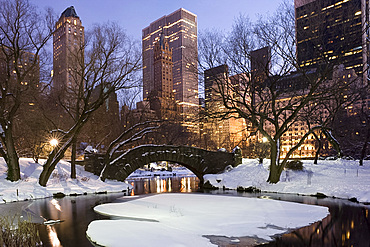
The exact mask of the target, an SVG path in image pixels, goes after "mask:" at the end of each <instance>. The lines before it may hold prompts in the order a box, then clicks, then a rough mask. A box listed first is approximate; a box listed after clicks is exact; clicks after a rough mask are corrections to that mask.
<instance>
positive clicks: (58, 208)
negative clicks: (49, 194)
mask: <svg viewBox="0 0 370 247" xmlns="http://www.w3.org/2000/svg"><path fill="white" fill-rule="evenodd" d="M50 203H51V204H52V205H53V206H54V207H55V208H56V209H57V210H58V211H60V212H62V208H61V207H60V205H59V202H58V201H57V200H55V199H53V200H51V201H50Z"/></svg>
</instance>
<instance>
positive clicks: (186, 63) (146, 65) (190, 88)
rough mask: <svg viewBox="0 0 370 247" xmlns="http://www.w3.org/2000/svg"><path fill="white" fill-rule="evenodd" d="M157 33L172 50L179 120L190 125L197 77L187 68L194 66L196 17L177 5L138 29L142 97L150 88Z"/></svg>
mask: <svg viewBox="0 0 370 247" xmlns="http://www.w3.org/2000/svg"><path fill="white" fill-rule="evenodd" d="M161 35H164V37H163V38H164V39H166V40H167V41H168V44H169V49H171V50H172V63H173V68H172V73H173V80H172V82H173V92H174V97H175V101H176V103H177V105H178V106H179V111H180V116H181V118H182V123H183V125H185V126H189V127H194V125H195V122H194V121H195V117H197V114H198V106H199V105H198V104H199V101H198V76H197V73H196V72H194V71H191V69H192V68H196V67H197V53H198V50H197V49H198V48H197V16H196V15H195V14H193V13H191V12H189V11H187V10H185V9H182V8H181V9H179V10H176V11H175V12H173V13H171V14H169V15H166V16H163V17H161V18H159V19H158V20H155V21H154V22H152V23H151V24H150V25H149V26H148V27H146V28H144V29H143V30H142V49H143V99H144V100H148V98H149V94H150V92H151V91H152V90H153V89H154V77H155V75H154V67H155V65H154V46H155V43H156V42H158V41H159V40H160V36H161ZM195 128H196V127H195Z"/></svg>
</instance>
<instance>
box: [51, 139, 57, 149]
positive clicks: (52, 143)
mask: <svg viewBox="0 0 370 247" xmlns="http://www.w3.org/2000/svg"><path fill="white" fill-rule="evenodd" d="M49 143H50V145H51V146H52V147H53V148H55V147H56V146H58V144H59V141H58V140H57V139H55V138H53V139H51V140H50V141H49Z"/></svg>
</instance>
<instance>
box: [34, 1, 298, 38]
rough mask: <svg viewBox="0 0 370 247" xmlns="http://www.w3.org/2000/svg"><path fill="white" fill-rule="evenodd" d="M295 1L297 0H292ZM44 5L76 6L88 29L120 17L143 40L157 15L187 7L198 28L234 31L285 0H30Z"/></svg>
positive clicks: (56, 7)
mask: <svg viewBox="0 0 370 247" xmlns="http://www.w3.org/2000/svg"><path fill="white" fill-rule="evenodd" d="M292 1H293V0H292ZM30 2H31V3H33V4H35V5H37V6H38V7H40V8H41V9H43V8H45V7H52V8H53V9H54V11H55V12H56V13H57V14H58V16H60V14H61V13H62V12H63V11H64V10H65V9H66V8H67V7H69V6H74V7H75V9H76V12H77V15H78V16H79V17H80V18H81V20H82V24H83V25H84V27H85V29H89V27H91V25H92V24H93V23H103V22H106V21H108V20H109V21H116V22H118V24H120V26H122V27H123V28H124V29H125V30H126V31H127V33H128V35H129V36H131V37H132V38H134V39H136V40H141V30H142V29H143V28H144V27H147V26H148V25H149V24H150V23H151V22H153V21H155V20H156V19H158V18H160V17H162V16H164V15H168V14H170V13H172V12H174V11H175V10H177V9H179V8H184V9H186V10H189V11H190V12H192V13H194V14H196V15H197V16H198V31H202V30H203V29H206V28H208V29H212V28H217V29H220V30H224V31H230V30H231V27H232V24H233V21H234V19H235V18H236V17H237V16H239V14H246V15H248V16H249V17H250V18H251V19H252V20H253V19H256V17H257V14H263V15H264V14H266V13H273V12H275V10H276V9H277V7H278V5H279V4H280V3H281V2H282V0H257V1H256V0H228V1H227V0H58V1H55V0H54V1H50V0H30Z"/></svg>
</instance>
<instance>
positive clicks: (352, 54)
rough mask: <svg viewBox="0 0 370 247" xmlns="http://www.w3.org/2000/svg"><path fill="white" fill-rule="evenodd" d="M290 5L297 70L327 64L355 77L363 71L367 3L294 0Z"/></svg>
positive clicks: (366, 61) (366, 51) (333, 0)
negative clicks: (294, 25) (292, 14)
mask: <svg viewBox="0 0 370 247" xmlns="http://www.w3.org/2000/svg"><path fill="white" fill-rule="evenodd" d="M294 5H295V18H296V39H297V40H296V42H297V59H298V63H299V66H300V67H317V66H320V65H322V64H325V62H330V63H332V64H344V66H345V68H346V69H354V70H355V72H356V73H357V74H358V75H359V76H362V74H363V72H365V71H367V64H368V54H367V53H368V41H367V33H368V30H366V28H367V24H366V23H368V21H369V1H368V0H295V1H294ZM365 77H366V76H365V75H364V78H365Z"/></svg>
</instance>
